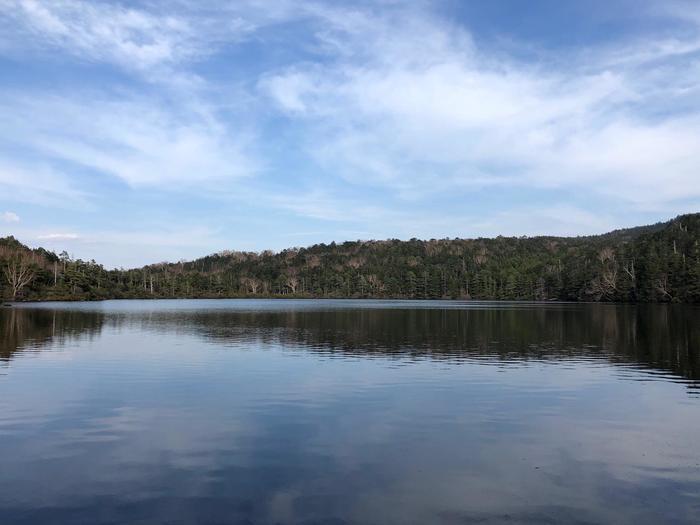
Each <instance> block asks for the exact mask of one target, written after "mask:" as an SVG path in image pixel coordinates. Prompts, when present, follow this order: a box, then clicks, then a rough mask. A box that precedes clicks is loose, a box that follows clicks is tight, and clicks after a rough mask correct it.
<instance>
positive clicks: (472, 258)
mask: <svg viewBox="0 0 700 525" xmlns="http://www.w3.org/2000/svg"><path fill="white" fill-rule="evenodd" d="M0 265H1V267H2V270H3V277H4V279H3V284H2V286H3V288H2V294H3V297H4V298H5V299H13V298H14V299H15V300H41V299H65V300H93V299H107V298H144V297H153V298H157V297H160V298H184V297H329V298H406V299H439V298H454V299H504V300H560V301H621V302H622V301H624V302H700V214H692V215H683V216H679V217H677V218H676V219H674V220H672V221H669V222H666V223H660V224H656V225H653V226H645V227H638V228H632V229H628V230H618V231H614V232H611V233H608V234H605V235H599V236H589V237H518V238H516V237H497V238H495V239H438V240H436V239H432V240H429V241H422V240H418V239H411V240H410V241H399V240H386V241H353V242H344V243H342V244H336V243H331V244H317V245H314V246H311V247H308V248H291V249H287V250H283V251H281V252H279V253H273V252H270V251H265V252H261V253H254V252H230V251H225V252H221V253H217V254H213V255H209V256H207V257H203V258H201V259H197V260H195V261H190V262H179V263H161V264H154V265H149V266H145V267H143V268H138V269H130V270H124V269H117V270H106V269H104V267H103V266H102V265H100V264H97V263H96V262H95V261H82V260H75V259H72V258H71V257H69V256H68V254H67V253H66V252H63V253H61V254H59V255H57V254H55V253H53V252H50V251H47V250H44V249H42V248H39V249H35V250H31V249H29V248H27V247H26V246H24V245H22V244H21V243H19V242H18V241H17V240H15V239H14V238H13V237H7V238H4V239H0Z"/></svg>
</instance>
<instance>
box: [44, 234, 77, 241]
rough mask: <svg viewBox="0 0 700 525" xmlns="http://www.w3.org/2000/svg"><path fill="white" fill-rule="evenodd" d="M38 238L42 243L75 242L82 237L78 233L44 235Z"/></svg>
mask: <svg viewBox="0 0 700 525" xmlns="http://www.w3.org/2000/svg"><path fill="white" fill-rule="evenodd" d="M36 238H37V239H39V240H41V241H75V240H77V239H79V238H80V236H79V235H78V234H77V233H44V234H42V235H37V237H36Z"/></svg>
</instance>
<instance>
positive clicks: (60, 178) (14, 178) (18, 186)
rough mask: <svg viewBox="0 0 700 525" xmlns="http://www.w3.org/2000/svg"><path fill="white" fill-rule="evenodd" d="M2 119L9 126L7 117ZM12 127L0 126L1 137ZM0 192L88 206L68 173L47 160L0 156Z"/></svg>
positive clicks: (36, 200)
mask: <svg viewBox="0 0 700 525" xmlns="http://www.w3.org/2000/svg"><path fill="white" fill-rule="evenodd" d="M0 114H1V110H0ZM4 122H6V123H8V125H9V121H8V120H5V121H4ZM14 130H15V128H12V130H10V129H8V128H0V138H2V134H3V132H7V133H11V131H14ZM17 131H19V130H17ZM0 191H2V192H3V194H4V195H8V196H11V197H12V200H13V201H16V202H27V203H32V204H38V205H42V206H56V207H62V208H71V209H75V208H76V207H80V208H86V207H89V206H90V203H89V200H88V198H87V195H86V193H85V192H84V191H82V190H80V189H79V188H77V187H76V186H75V184H74V183H73V182H72V181H71V179H70V178H69V177H68V176H67V175H65V174H64V173H61V172H60V171H58V170H56V169H54V168H52V167H51V166H49V165H47V164H46V163H37V162H12V161H4V160H2V159H0Z"/></svg>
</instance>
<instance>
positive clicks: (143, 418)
mask: <svg viewBox="0 0 700 525" xmlns="http://www.w3.org/2000/svg"><path fill="white" fill-rule="evenodd" d="M0 522H1V523H3V525H8V524H16V523H23V524H24V523H26V524H36V523H51V524H63V523H90V524H107V523H143V524H153V523H182V524H185V523H212V524H214V523H219V524H224V523H233V524H237V523H241V524H258V523H259V524H287V523H290V524H296V523H299V524H428V523H436V524H465V523H502V522H508V523H537V524H540V523H630V524H631V523H635V524H639V523H698V522H700V308H698V307H693V306H680V305H673V306H671V305H646V306H631V305H604V304H596V305H592V304H556V303H546V304H543V303H496V302H492V303H480V302H457V301H435V302H421V301H342V300H336V301H333V300H328V301H323V300H318V301H316V300H314V301H312V300H308V301H301V300H300V301H294V300H173V301H166V300H163V301H106V302H101V303H73V304H71V303H53V304H51V303H37V304H24V305H18V306H15V307H11V308H9V307H5V308H0Z"/></svg>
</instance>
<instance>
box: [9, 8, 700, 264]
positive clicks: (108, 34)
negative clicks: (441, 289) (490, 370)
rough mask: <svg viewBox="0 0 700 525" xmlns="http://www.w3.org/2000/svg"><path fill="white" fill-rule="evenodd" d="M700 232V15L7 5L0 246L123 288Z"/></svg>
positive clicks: (672, 11) (674, 11) (676, 11)
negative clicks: (201, 262) (374, 257)
mask: <svg viewBox="0 0 700 525" xmlns="http://www.w3.org/2000/svg"><path fill="white" fill-rule="evenodd" d="M697 211H700V0H660V1H644V0H586V1H583V0H581V1H574V0H570V1H562V0H532V1H530V2H522V1H520V0H500V1H498V0H490V1H469V2H467V1H460V0H435V1H424V0H411V1H405V2H404V1H400V0H376V1H370V0H358V1H356V2H345V1H344V2H341V1H322V0H318V1H317V0H314V1H311V0H295V1H292V0H274V1H273V0H239V1H235V2H224V1H220V0H197V1H194V0H192V1H185V0H144V1H140V2H136V1H122V2H116V1H101V0H90V1H82V0H0V236H4V235H14V236H15V237H17V238H18V239H19V240H21V241H23V242H25V243H27V244H29V245H30V246H34V247H35V246H44V247H46V248H48V249H52V250H55V251H57V252H58V251H62V250H66V251H68V252H69V253H70V254H72V255H73V256H75V257H80V258H83V259H95V260H97V261H98V262H101V263H103V264H105V266H107V267H133V266H140V265H143V264H147V263H155V262H160V261H165V260H168V261H177V260H181V259H192V258H196V257H199V256H203V255H206V254H209V253H214V252H218V251H222V250H244V251H260V250H264V249H272V250H280V249H284V248H287V247H292V246H308V245H311V244H315V243H319V242H331V241H336V242H341V241H345V240H355V239H386V238H399V239H410V238H412V237H417V238H424V239H430V238H445V237H479V236H496V235H538V234H554V235H583V234H595V233H603V232H605V231H609V230H612V229H615V228H620V227H628V226H635V225H641V224H649V223H654V222H658V221H660V220H667V219H670V218H672V217H674V216H676V215H678V214H681V213H688V212H697Z"/></svg>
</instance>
